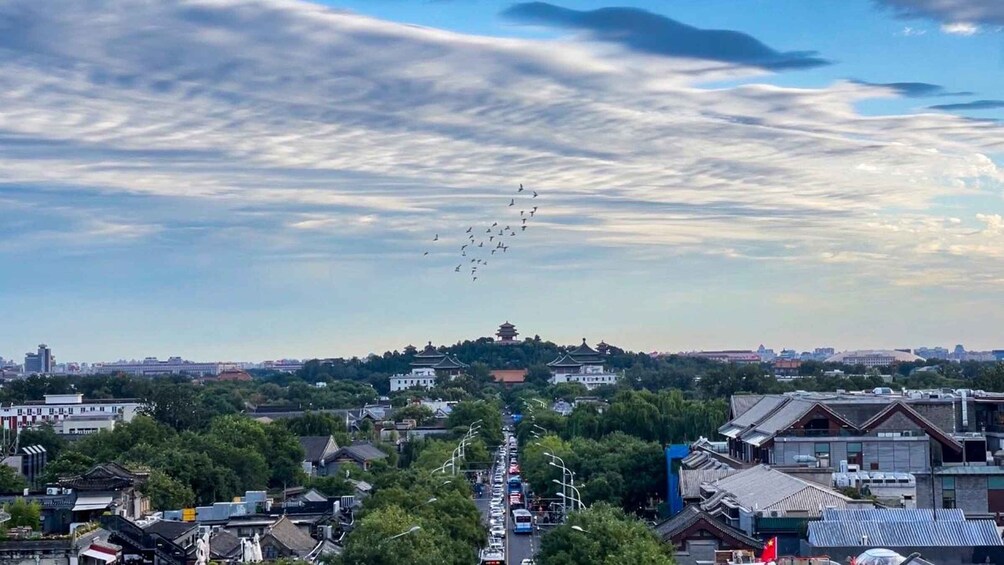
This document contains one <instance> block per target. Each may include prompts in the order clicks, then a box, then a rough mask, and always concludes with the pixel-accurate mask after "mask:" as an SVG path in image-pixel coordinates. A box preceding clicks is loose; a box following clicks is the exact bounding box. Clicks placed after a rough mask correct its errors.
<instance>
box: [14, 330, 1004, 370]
mask: <svg viewBox="0 0 1004 565" xmlns="http://www.w3.org/2000/svg"><path fill="white" fill-rule="evenodd" d="M516 329H517V330H519V326H518V325H517V326H516ZM520 334H521V335H520V336H519V337H518V338H517V339H518V341H522V340H523V339H526V338H532V337H533V336H534V335H536V334H532V333H531V334H529V335H528V336H526V335H523V332H520ZM485 337H490V338H492V339H495V337H494V332H493V333H492V335H483V336H478V337H473V336H469V337H463V338H457V339H453V340H446V341H436V340H432V343H433V345H435V346H437V347H439V346H451V345H455V344H456V343H458V342H463V341H465V340H472V341H473V340H476V339H480V338H485ZM540 338H541V339H542V340H544V341H552V342H554V343H556V344H557V345H560V346H576V345H578V344H579V343H581V341H582V338H581V337H580V338H579V339H576V340H571V341H567V342H565V341H555V340H554V339H550V338H548V337H547V336H545V335H541V336H540ZM586 340H587V343H588V344H589V345H590V346H595V345H596V344H598V343H599V342H600V341H606V342H607V343H609V344H610V345H613V346H615V347H619V348H622V349H625V350H627V351H632V352H636V353H653V352H659V353H685V352H693V351H723V350H749V351H756V350H757V348H758V347H759V346H760V345H763V346H764V347H765V348H766V349H770V350H773V351H774V352H775V353H776V354H780V353H781V352H782V351H783V350H786V349H789V350H795V351H797V352H799V353H803V352H810V353H811V352H812V351H813V350H815V349H817V348H819V349H822V348H833V349H834V351H836V352H841V351H850V350H858V349H904V348H909V349H911V350H917V349H920V348H924V347H926V348H932V349H933V348H935V347H943V348H945V349H947V350H948V351H950V352H951V351H952V350H954V348H955V347H956V346H957V345H962V346H963V347H964V348H965V349H966V351H992V350H1001V349H1004V340H1002V341H1001V344H1000V345H996V346H988V347H975V346H971V345H968V344H965V343H961V342H952V343H950V344H949V343H928V344H922V345H866V346H860V347H841V346H840V345H832V344H817V345H811V346H807V347H794V346H790V345H777V344H771V343H766V342H757V343H756V344H755V345H746V344H725V345H721V346H719V347H683V348H675V349H662V348H654V349H644V348H637V347H632V346H631V344H627V343H618V342H615V341H610V340H606V339H603V338H600V339H592V338H590V337H588V336H586ZM428 342H429V340H425V341H409V342H407V343H405V344H404V345H395V346H387V347H385V348H383V349H374V350H372V351H366V352H353V353H328V354H313V355H296V354H283V355H274V356H271V357H269V356H264V357H263V356H260V355H259V356H250V357H238V356H226V355H224V356H222V357H205V356H201V357H200V356H197V355H185V354H182V353H178V352H167V353H158V352H157V351H154V352H152V353H151V352H147V353H143V354H137V355H118V356H112V357H108V358H69V357H66V356H63V355H60V354H59V353H60V350H59V348H57V347H53V346H52V345H51V344H46V345H49V347H50V348H52V350H53V354H54V355H55V357H56V362H57V363H60V364H62V363H89V364H90V363H114V362H116V361H142V360H143V359H145V358H147V357H156V358H157V359H159V360H161V361H166V360H167V359H168V358H170V357H181V358H182V359H184V360H186V361H198V362H245V363H260V362H263V361H278V360H280V359H298V360H300V361H306V360H310V359H318V358H337V357H343V358H351V357H360V358H362V357H365V356H367V355H370V354H377V355H380V354H383V353H385V352H388V351H403V350H404V348H405V347H407V346H408V345H413V346H415V347H416V348H417V349H421V348H422V347H424V346H425V344H426V343H428ZM70 349H71V350H73V349H74V348H73V347H72V346H70ZM162 349H163V348H158V351H159V350H162ZM25 352H26V353H28V352H32V353H34V352H35V347H34V346H33V347H29V348H28V349H26V350H25ZM23 357H24V354H23V353H22V354H18V355H14V356H12V357H8V356H7V355H5V354H4V352H3V351H0V358H3V359H9V360H12V361H16V362H18V363H20V362H22V361H23Z"/></svg>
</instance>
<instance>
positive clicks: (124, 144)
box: [0, 0, 1004, 361]
mask: <svg viewBox="0 0 1004 565" xmlns="http://www.w3.org/2000/svg"><path fill="white" fill-rule="evenodd" d="M1002 26H1004V5H1002V4H999V3H997V2H989V1H985V0H847V1H843V2H822V1H820V2H816V1H803V0H708V1H702V2H690V1H682V0H680V1H669V0H647V1H641V0H637V1H633V2H632V1H623V2H618V3H607V2H599V1H592V0H589V1H586V0H582V1H577V2H571V1H569V2H564V3H558V2H556V3H553V4H552V3H540V2H538V3H513V2H496V1H492V0H453V1H429V2H421V1H406V0H367V1H346V2H326V3H325V4H323V5H322V4H312V3H306V2H298V1H293V0H258V1H256V2H243V1H237V0H235V1H227V2H216V1H209V0H191V1H187V2H181V1H163V2H160V1H158V2H144V1H140V0H135V1H129V2H113V1H112V0H97V1H95V2H92V3H89V4H88V6H87V7H83V6H80V5H79V4H78V3H77V2H74V1H72V0H57V1H53V2H47V3H44V4H38V3H35V2H30V1H28V0H16V1H14V2H10V3H7V4H5V5H4V6H3V7H0V213H3V216H4V220H5V221H4V222H2V223H0V262H2V264H3V265H4V267H5V268H4V269H2V270H0V311H2V312H3V314H4V321H5V323H4V324H0V356H4V357H11V356H13V357H20V355H21V354H22V353H23V352H24V351H26V350H29V349H31V348H33V347H34V345H35V344H37V343H39V342H42V341H45V342H47V343H48V344H49V345H51V346H52V347H53V348H54V351H55V353H56V355H57V356H58V357H59V358H60V359H63V360H68V359H75V360H85V361H96V360H110V359H117V358H136V357H143V356H146V355H158V356H161V357H166V356H168V355H174V354H178V355H183V356H186V357H190V358H199V359H249V360H256V359H269V358H276V357H311V356H339V355H356V354H366V353H368V352H371V351H378V352H379V351H384V350H386V349H393V348H400V347H402V346H404V345H406V344H408V343H421V342H424V341H427V340H433V341H435V342H450V343H452V342H454V341H456V340H458V339H463V338H468V337H476V336H479V335H490V334H491V333H492V332H493V331H494V329H495V327H496V326H497V325H498V324H499V323H501V322H502V321H504V320H506V319H508V320H511V321H513V322H514V323H516V324H517V326H518V328H519V329H520V330H521V332H523V333H524V334H526V335H533V334H539V335H541V336H542V337H545V338H549V339H553V340H555V341H558V342H564V343H574V342H577V341H578V340H579V339H580V338H581V337H583V336H585V337H588V338H590V340H592V341H599V340H600V339H603V340H605V341H607V342H610V343H615V344H619V345H622V346H625V347H628V348H631V349H639V350H660V351H678V350H689V349H700V348H724V347H755V346H756V345H758V344H759V343H761V342H763V343H767V344H768V345H771V346H774V347H794V348H810V347H814V346H821V345H830V346H835V347H837V348H854V347H865V346H874V347H916V346H920V345H929V344H943V345H952V344H954V343H956V342H962V343H965V344H967V346H969V347H973V348H990V347H1004V343H998V342H997V339H998V338H997V336H998V335H999V327H1000V325H1001V323H1002V322H1004V312H1002V311H1001V310H1000V308H998V307H997V305H999V304H1000V301H1001V299H1002V298H1004V292H1002V289H1004V261H1002V259H1004V219H1002V213H1004V212H1002V208H1004V201H1002V194H1004V192H1002V188H1004V171H1002V169H1001V167H1002V166H1004V126H1002V125H1001V122H1000V121H999V120H1000V119H1001V118H1002V117H1004V80H1001V78H1000V77H1001V71H1004V33H1002V32H1001V28H1002ZM519 183H524V184H525V185H526V186H527V187H528V189H530V190H537V191H538V192H539V197H538V198H537V199H530V198H529V196H527V194H529V191H525V192H524V193H523V194H517V193H516V192H515V191H516V187H517V186H518V185H519ZM513 198H515V199H517V201H516V202H514V206H513V207H509V206H508V203H509V201H510V199H513ZM534 205H536V206H538V208H539V210H538V211H537V213H536V214H535V216H534V217H532V218H530V217H529V216H528V214H527V212H528V211H529V209H530V207H531V206H534ZM520 209H522V210H523V211H524V214H525V215H524V217H526V218H528V220H529V222H528V226H529V227H528V230H526V231H522V230H515V229H514V231H516V235H510V233H509V232H504V234H503V236H502V237H503V238H504V239H505V241H508V242H509V243H508V249H507V250H506V251H505V252H501V250H500V249H496V252H497V253H496V255H491V254H490V253H489V249H490V248H492V247H495V246H496V244H497V241H495V238H497V237H499V236H498V235H497V234H496V232H492V233H491V234H486V233H484V232H485V228H486V227H487V226H489V225H491V224H492V223H493V222H499V223H500V225H499V226H497V228H496V229H498V228H502V227H504V225H512V226H515V227H516V228H518V227H519V226H520V224H521V218H520V216H519V210H520ZM474 226H477V230H476V231H477V232H478V238H477V239H476V241H475V245H476V244H477V242H480V241H482V240H483V241H485V244H487V245H488V247H487V248H485V247H481V248H477V249H474V248H471V249H468V250H469V251H471V253H470V254H469V255H467V256H461V245H463V244H464V243H465V242H467V241H469V240H468V236H467V233H466V229H467V228H469V227H472V228H473V227H474ZM472 231H473V230H472ZM437 234H438V236H439V239H438V241H433V239H434V237H435V236H436V235H437ZM485 238H491V241H489V240H488V239H485ZM468 250H465V252H466V251H468ZM426 252H428V253H429V254H428V255H425V253H426ZM470 259H474V260H475V263H474V264H473V265H472V264H471V263H470V261H469V260H470ZM477 259H481V260H482V261H483V262H487V264H479V263H477V262H476V261H477ZM458 267H462V269H461V270H460V272H457V269H458ZM472 267H478V269H479V270H478V271H477V272H475V273H473V274H472V273H471V271H470V269H471V268H472ZM474 276H477V277H478V280H476V281H474V280H473V277H474Z"/></svg>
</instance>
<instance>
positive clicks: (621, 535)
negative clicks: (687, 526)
mask: <svg viewBox="0 0 1004 565" xmlns="http://www.w3.org/2000/svg"><path fill="white" fill-rule="evenodd" d="M573 527H578V528H580V529H581V530H583V531H578V530H575V529H573ZM537 563H539V564H540V565H578V564H580V563H591V564H597V565H622V564H625V563H645V564H646V565H672V564H673V556H672V549H671V548H670V546H669V545H667V544H664V543H662V542H660V541H659V539H658V538H656V537H655V535H654V534H652V532H651V531H650V530H649V529H648V527H647V526H646V525H645V523H644V522H641V521H639V520H636V519H634V518H630V517H628V516H626V515H625V514H624V513H623V512H622V511H621V510H619V509H617V508H614V507H612V506H609V505H606V504H597V505H595V506H592V507H590V508H588V509H586V510H583V511H581V512H575V513H573V514H571V515H570V516H569V518H568V522H567V523H566V524H564V525H562V526H558V527H557V528H555V529H554V530H552V531H551V532H549V533H548V534H547V535H545V536H544V538H543V539H542V540H541V545H540V554H539V556H538V557H537Z"/></svg>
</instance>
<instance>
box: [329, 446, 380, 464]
mask: <svg viewBox="0 0 1004 565" xmlns="http://www.w3.org/2000/svg"><path fill="white" fill-rule="evenodd" d="M342 455H347V456H349V457H351V458H353V459H355V460H357V461H374V460H376V459H386V458H387V454H386V453H384V452H383V450H381V449H380V448H379V447H376V446H375V445H373V444H371V443H354V444H352V445H349V446H346V447H343V448H341V449H339V450H338V453H337V455H336V456H342Z"/></svg>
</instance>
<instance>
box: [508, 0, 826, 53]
mask: <svg viewBox="0 0 1004 565" xmlns="http://www.w3.org/2000/svg"><path fill="white" fill-rule="evenodd" d="M503 15H505V16H506V17H509V18H511V19H513V20H516V21H520V22H525V23H531V24H542V25H547V26H554V27H561V28H568V29H574V30H577V31H582V32H586V33H588V34H589V36H590V37H592V38H595V39H598V40H601V41H608V42H611V43H617V44H619V45H622V46H624V47H627V48H629V49H632V50H636V51H640V52H643V53H648V54H653V55H666V56H671V57H690V58H695V59H702V60H709V61H721V62H724V63H733V64H739V65H746V66H753V67H761V68H765V69H797V68H809V67H818V66H821V65H826V64H828V62H827V61H825V60H823V59H820V58H819V57H817V56H816V53H814V52H790V53H782V52H779V51H776V50H774V49H771V48H770V47H768V46H767V45H765V44H763V43H762V42H761V41H759V40H757V39H756V38H754V37H751V36H749V35H747V34H745V33H741V32H738V31H731V30H717V29H699V28H696V27H693V26H689V25H686V24H683V23H680V22H678V21H676V20H673V19H671V18H668V17H666V16H662V15H659V14H654V13H652V12H648V11H646V10H641V9H636V8H601V9H598V10H592V11H581V10H573V9H570V8H563V7H560V6H555V5H553V4H548V3H546V2H525V3H522V4H516V5H514V6H512V7H511V8H509V9H507V10H505V12H503Z"/></svg>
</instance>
